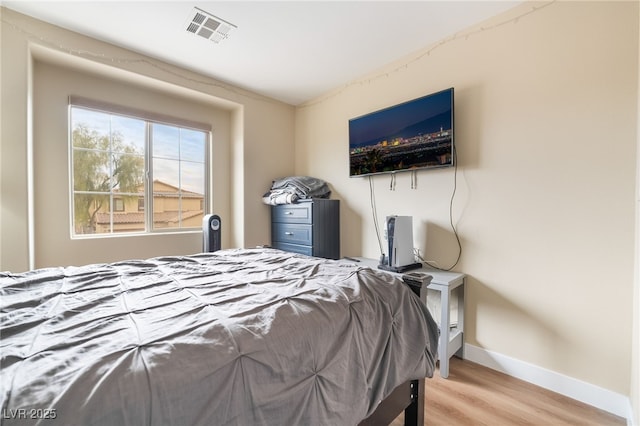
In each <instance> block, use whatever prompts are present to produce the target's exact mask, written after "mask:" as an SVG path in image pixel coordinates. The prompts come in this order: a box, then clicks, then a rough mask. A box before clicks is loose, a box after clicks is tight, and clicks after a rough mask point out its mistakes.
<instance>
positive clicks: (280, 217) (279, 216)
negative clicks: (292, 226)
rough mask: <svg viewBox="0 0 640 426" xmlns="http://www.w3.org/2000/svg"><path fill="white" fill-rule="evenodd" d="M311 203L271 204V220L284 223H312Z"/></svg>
mask: <svg viewBox="0 0 640 426" xmlns="http://www.w3.org/2000/svg"><path fill="white" fill-rule="evenodd" d="M312 206H313V204H312V203H300V204H281V205H279V206H273V208H272V209H273V210H272V220H273V222H284V223H308V224H311V223H313V209H312Z"/></svg>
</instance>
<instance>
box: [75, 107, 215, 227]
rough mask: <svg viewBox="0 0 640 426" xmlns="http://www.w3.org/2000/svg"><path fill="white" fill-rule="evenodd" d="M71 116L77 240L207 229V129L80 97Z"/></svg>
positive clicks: (202, 126)
mask: <svg viewBox="0 0 640 426" xmlns="http://www.w3.org/2000/svg"><path fill="white" fill-rule="evenodd" d="M70 116H71V119H70V122H71V125H70V138H69V139H70V144H71V169H72V170H71V186H72V188H71V193H72V204H73V213H72V214H73V219H72V235H74V236H84V235H95V234H101V235H104V234H116V233H117V234H122V233H144V232H158V231H182V230H193V229H199V228H200V227H201V226H202V218H203V217H204V214H205V211H204V210H205V209H204V206H206V205H207V199H208V196H209V194H208V188H207V170H208V161H207V158H208V156H207V153H208V150H209V141H210V129H207V128H206V126H204V125H196V126H195V127H194V126H188V125H185V123H184V122H182V120H179V119H167V118H166V117H154V116H153V115H150V114H148V113H140V112H138V111H132V110H128V109H126V108H122V107H116V106H110V105H105V104H101V103H100V104H99V103H97V102H94V101H89V100H86V99H82V98H72V99H71V105H70ZM187 124H192V123H187Z"/></svg>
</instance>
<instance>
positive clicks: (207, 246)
mask: <svg viewBox="0 0 640 426" xmlns="http://www.w3.org/2000/svg"><path fill="white" fill-rule="evenodd" d="M202 236H203V240H204V243H203V251H204V252H214V251H217V250H220V248H222V222H221V220H220V216H218V215H217V214H208V215H205V216H204V218H203V219H202Z"/></svg>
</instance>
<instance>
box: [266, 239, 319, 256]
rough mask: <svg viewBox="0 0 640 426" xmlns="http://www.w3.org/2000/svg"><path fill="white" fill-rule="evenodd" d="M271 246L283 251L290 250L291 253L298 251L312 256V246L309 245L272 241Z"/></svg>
mask: <svg viewBox="0 0 640 426" xmlns="http://www.w3.org/2000/svg"><path fill="white" fill-rule="evenodd" d="M273 248H277V249H280V250H284V251H290V252H292V253H300V254H306V255H307V256H313V247H311V246H301V245H298V244H289V243H279V242H275V243H273Z"/></svg>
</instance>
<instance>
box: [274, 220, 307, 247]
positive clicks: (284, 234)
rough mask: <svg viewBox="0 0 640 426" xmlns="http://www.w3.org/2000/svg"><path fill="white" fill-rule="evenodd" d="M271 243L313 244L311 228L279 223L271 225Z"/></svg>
mask: <svg viewBox="0 0 640 426" xmlns="http://www.w3.org/2000/svg"><path fill="white" fill-rule="evenodd" d="M272 232H273V235H272V239H273V241H277V242H282V243H291V244H303V245H309V246H310V245H312V244H313V228H312V227H311V225H303V224H295V223H280V222H274V223H273V224H272Z"/></svg>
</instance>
